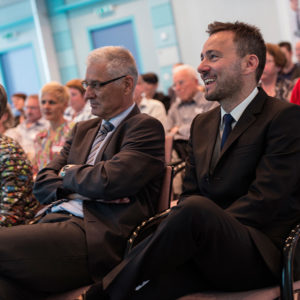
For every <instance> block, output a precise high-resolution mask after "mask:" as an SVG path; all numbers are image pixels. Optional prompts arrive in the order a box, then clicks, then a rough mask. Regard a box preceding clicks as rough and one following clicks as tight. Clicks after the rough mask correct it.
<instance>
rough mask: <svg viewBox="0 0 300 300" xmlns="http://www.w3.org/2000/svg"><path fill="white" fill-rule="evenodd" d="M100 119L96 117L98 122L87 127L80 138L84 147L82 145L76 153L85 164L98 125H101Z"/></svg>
mask: <svg viewBox="0 0 300 300" xmlns="http://www.w3.org/2000/svg"><path fill="white" fill-rule="evenodd" d="M101 122H102V120H101V119H98V122H97V123H95V126H93V127H91V128H89V129H88V130H87V131H86V134H85V136H84V138H83V140H82V144H83V145H86V147H82V148H81V149H80V151H79V153H78V155H79V156H80V159H81V163H82V164H85V163H86V160H87V158H88V156H89V154H90V151H91V148H92V145H93V142H94V139H95V137H96V135H97V133H98V131H99V127H100V125H101Z"/></svg>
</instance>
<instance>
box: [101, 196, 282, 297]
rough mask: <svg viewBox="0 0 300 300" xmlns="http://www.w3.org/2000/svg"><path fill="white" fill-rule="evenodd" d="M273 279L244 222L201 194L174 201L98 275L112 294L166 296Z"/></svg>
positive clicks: (270, 282) (238, 287)
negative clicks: (153, 227)
mask: <svg viewBox="0 0 300 300" xmlns="http://www.w3.org/2000/svg"><path fill="white" fill-rule="evenodd" d="M266 239H268V238H267V237H266ZM147 280H150V281H149V283H147V284H146V285H145V286H144V287H143V288H141V289H140V290H139V291H137V292H135V291H134V290H135V287H136V286H138V285H140V284H141V283H143V282H144V281H147ZM276 283H277V279H275V276H273V274H272V273H271V271H269V269H268V268H267V266H266V264H265V262H264V261H263V259H262V258H261V255H260V254H259V252H258V250H257V249H256V246H255V245H254V243H253V241H252V239H251V236H250V235H249V232H248V229H247V227H246V226H244V225H243V224H241V223H240V222H238V221H237V220H236V219H235V218H233V217H232V216H230V215H229V214H227V213H226V212H225V211H224V210H223V209H221V208H220V207H219V206H217V205H216V204H214V203H213V202H212V201H211V200H209V199H207V198H204V197H201V196H191V197H189V198H186V199H185V200H184V201H182V202H181V203H180V204H179V205H178V206H177V207H174V208H173V209H172V211H171V213H170V215H169V216H168V217H167V219H166V220H165V221H164V222H163V223H162V224H161V225H160V226H159V228H158V230H157V231H156V232H155V233H154V235H153V236H152V237H148V238H147V240H145V241H143V242H142V244H140V245H138V246H137V247H136V248H134V249H133V251H132V252H131V253H130V255H129V256H128V257H127V259H126V260H125V261H123V262H122V263H121V264H120V265H119V266H117V267H116V268H115V269H114V270H113V271H112V272H110V273H109V274H108V275H107V276H106V277H105V278H104V280H103V286H104V288H106V291H107V292H108V294H109V295H110V296H111V299H112V300H120V299H143V300H147V299H166V300H167V299H176V297H180V296H182V295H185V294H189V293H193V292H199V291H203V290H208V289H210V290H222V291H241V290H248V289H255V288H261V287H265V286H269V285H274V284H276ZM107 286H108V287H107Z"/></svg>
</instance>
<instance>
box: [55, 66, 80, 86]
mask: <svg viewBox="0 0 300 300" xmlns="http://www.w3.org/2000/svg"><path fill="white" fill-rule="evenodd" d="M59 71H60V75H61V82H62V84H66V83H67V82H68V81H69V80H71V79H74V78H78V72H77V66H75V65H74V66H68V67H64V68H60V69H59Z"/></svg>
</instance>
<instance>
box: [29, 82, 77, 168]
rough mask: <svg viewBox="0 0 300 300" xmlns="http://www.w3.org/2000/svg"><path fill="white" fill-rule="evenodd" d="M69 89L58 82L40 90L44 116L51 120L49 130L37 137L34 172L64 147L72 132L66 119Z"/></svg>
mask: <svg viewBox="0 0 300 300" xmlns="http://www.w3.org/2000/svg"><path fill="white" fill-rule="evenodd" d="M69 98H70V95H69V90H68V88H67V87H65V86H64V85H62V84H60V83H58V82H50V83H47V84H45V85H44V86H43V87H42V89H41V92H40V104H41V111H42V115H43V117H44V118H45V119H46V120H48V121H49V124H50V127H49V129H48V130H43V131H41V132H39V133H38V134H37V136H36V139H35V147H36V157H35V160H34V173H35V174H37V172H38V171H39V170H40V169H42V168H44V167H45V166H46V165H47V164H48V162H50V161H51V160H52V159H53V158H54V157H55V155H56V154H57V153H59V152H60V150H61V149H62V146H63V144H64V143H65V141H66V138H67V137H68V136H69V134H70V129H71V128H70V127H71V126H70V124H68V122H67V121H66V120H65V119H64V111H65V109H66V107H67V106H68V102H69Z"/></svg>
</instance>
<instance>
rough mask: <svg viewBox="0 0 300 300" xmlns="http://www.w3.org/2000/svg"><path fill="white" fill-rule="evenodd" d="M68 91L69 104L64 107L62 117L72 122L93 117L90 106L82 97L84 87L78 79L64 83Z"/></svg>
mask: <svg viewBox="0 0 300 300" xmlns="http://www.w3.org/2000/svg"><path fill="white" fill-rule="evenodd" d="M66 86H67V87H68V88H69V91H70V100H69V106H68V107H67V108H66V110H65V113H64V118H65V119H66V120H67V121H73V122H74V123H76V122H79V121H85V120H89V119H92V118H95V117H96V116H94V115H93V114H92V111H91V106H90V104H89V103H87V102H86V100H85V99H84V93H85V89H84V87H83V86H82V84H81V80H80V79H72V80H70V81H68V82H67V83H66Z"/></svg>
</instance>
